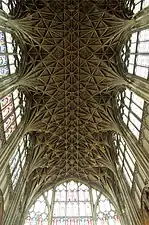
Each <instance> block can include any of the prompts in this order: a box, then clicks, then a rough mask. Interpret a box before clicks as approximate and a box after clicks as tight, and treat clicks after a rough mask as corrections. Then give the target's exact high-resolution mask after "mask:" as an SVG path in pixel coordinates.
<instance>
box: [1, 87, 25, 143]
mask: <svg viewBox="0 0 149 225" xmlns="http://www.w3.org/2000/svg"><path fill="white" fill-rule="evenodd" d="M25 106H26V97H25V95H24V94H23V93H22V92H21V91H19V90H18V89H16V90H14V91H13V92H12V93H10V94H8V95H6V96H4V97H3V98H1V99H0V112H1V130H3V133H4V138H5V141H7V139H8V138H9V137H10V135H11V134H12V133H13V132H14V130H15V129H16V127H17V126H18V125H19V123H20V122H21V118H22V116H23V114H24V111H25Z"/></svg>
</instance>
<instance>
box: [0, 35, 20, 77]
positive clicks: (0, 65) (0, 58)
mask: <svg viewBox="0 0 149 225" xmlns="http://www.w3.org/2000/svg"><path fill="white" fill-rule="evenodd" d="M21 60H22V52H21V49H20V47H19V44H18V43H17V40H16V37H13V35H12V34H11V33H8V32H4V31H0V78H4V77H6V76H8V75H10V76H12V74H17V73H18V72H19V65H20V63H21Z"/></svg>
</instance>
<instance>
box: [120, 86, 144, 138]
mask: <svg viewBox="0 0 149 225" xmlns="http://www.w3.org/2000/svg"><path fill="white" fill-rule="evenodd" d="M117 104H118V107H119V111H120V117H121V119H122V120H123V121H124V123H125V124H126V126H127V127H128V128H129V129H130V130H131V132H132V133H133V134H134V136H135V137H136V138H137V139H139V136H140V130H141V124H142V116H143V109H144V100H143V99H142V98H141V97H139V96H138V95H136V94H135V93H133V92H132V91H130V90H129V89H127V88H126V89H125V90H124V91H123V92H121V93H119V94H118V98H117Z"/></svg>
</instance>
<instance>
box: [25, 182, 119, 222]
mask: <svg viewBox="0 0 149 225" xmlns="http://www.w3.org/2000/svg"><path fill="white" fill-rule="evenodd" d="M91 199H93V201H91ZM93 210H94V211H93ZM93 214H94V217H93ZM93 220H94V221H93ZM50 221H51V222H52V225H92V224H97V225H120V219H119V217H118V215H117V213H116V211H115V209H114V207H113V206H112V204H111V203H110V202H109V200H108V199H107V198H105V196H104V195H102V194H101V193H100V192H99V191H96V190H94V189H91V188H89V187H87V186H86V185H84V184H81V183H79V182H74V181H70V182H66V183H63V184H60V185H59V186H57V187H55V188H53V190H50V191H47V192H45V193H44V194H43V195H42V196H41V197H40V198H39V199H38V200H37V201H36V202H35V203H34V204H33V206H32V207H31V208H30V210H29V214H28V216H27V218H26V221H25V225H37V224H40V225H48V224H49V223H50Z"/></svg>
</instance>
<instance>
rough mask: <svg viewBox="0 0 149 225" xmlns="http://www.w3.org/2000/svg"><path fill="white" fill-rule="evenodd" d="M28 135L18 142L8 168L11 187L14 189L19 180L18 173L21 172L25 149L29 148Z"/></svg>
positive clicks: (25, 153)
mask: <svg viewBox="0 0 149 225" xmlns="http://www.w3.org/2000/svg"><path fill="white" fill-rule="evenodd" d="M29 143H30V141H29V135H25V136H24V137H23V138H22V139H21V140H20V142H19V144H18V146H17V148H16V150H15V152H14V154H13V155H12V157H11V159H10V161H9V166H10V172H11V180H12V187H13V188H15V186H16V184H17V181H18V179H19V176H20V173H21V171H22V170H23V167H24V164H25V160H26V155H27V149H28V147H29Z"/></svg>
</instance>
